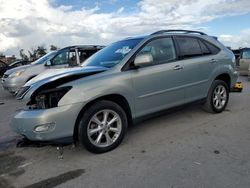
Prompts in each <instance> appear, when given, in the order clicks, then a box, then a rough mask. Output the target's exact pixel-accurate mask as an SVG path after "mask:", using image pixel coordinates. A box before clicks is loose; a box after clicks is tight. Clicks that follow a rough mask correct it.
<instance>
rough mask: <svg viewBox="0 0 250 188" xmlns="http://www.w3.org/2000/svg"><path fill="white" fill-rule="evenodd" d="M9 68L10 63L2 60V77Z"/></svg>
mask: <svg viewBox="0 0 250 188" xmlns="http://www.w3.org/2000/svg"><path fill="white" fill-rule="evenodd" d="M6 70H8V64H7V63H5V62H3V61H1V60H0V77H2V76H3V74H4V73H5V71H6Z"/></svg>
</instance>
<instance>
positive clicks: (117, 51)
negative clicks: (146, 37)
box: [115, 46, 131, 54]
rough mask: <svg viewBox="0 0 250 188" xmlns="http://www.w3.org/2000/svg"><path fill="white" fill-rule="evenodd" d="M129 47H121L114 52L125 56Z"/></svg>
mask: <svg viewBox="0 0 250 188" xmlns="http://www.w3.org/2000/svg"><path fill="white" fill-rule="evenodd" d="M130 50H131V49H130V48H129V46H123V47H122V48H121V49H118V50H116V51H115V53H121V54H127V53H129V52H130Z"/></svg>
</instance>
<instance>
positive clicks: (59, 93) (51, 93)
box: [33, 86, 72, 109]
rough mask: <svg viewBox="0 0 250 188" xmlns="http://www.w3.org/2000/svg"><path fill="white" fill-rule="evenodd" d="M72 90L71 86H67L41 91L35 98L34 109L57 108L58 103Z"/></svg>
mask: <svg viewBox="0 0 250 188" xmlns="http://www.w3.org/2000/svg"><path fill="white" fill-rule="evenodd" d="M71 88H72V87H71V86H66V87H60V88H55V89H48V90H44V91H41V92H40V93H38V94H37V95H36V96H35V101H34V102H35V104H33V105H34V106H33V108H36V109H48V108H54V107H57V106H58V102H59V101H60V100H61V98H62V97H63V96H64V95H65V94H66V93H67V92H68V91H69V90H70V89H71Z"/></svg>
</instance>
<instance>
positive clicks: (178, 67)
mask: <svg viewBox="0 0 250 188" xmlns="http://www.w3.org/2000/svg"><path fill="white" fill-rule="evenodd" d="M181 69H183V67H182V66H180V65H176V66H175V67H174V70H181Z"/></svg>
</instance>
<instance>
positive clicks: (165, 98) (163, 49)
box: [131, 37, 184, 117]
mask: <svg viewBox="0 0 250 188" xmlns="http://www.w3.org/2000/svg"><path fill="white" fill-rule="evenodd" d="M145 53H149V54H151V55H152V56H153V63H152V64H151V65H148V66H145V67H139V68H137V69H135V70H132V71H131V76H132V81H133V85H134V92H135V111H136V116H137V117H138V116H142V115H146V114H149V113H152V112H156V111H159V110H162V109H165V108H169V107H172V106H176V105H179V104H181V103H182V102H183V101H184V90H183V87H182V84H183V78H182V63H181V62H178V61H177V60H176V51H175V47H174V43H173V40H172V38H171V37H164V38H157V39H154V40H152V41H150V42H149V43H148V44H146V45H145V46H144V47H143V48H142V49H141V50H140V51H139V52H138V53H137V55H138V54H145Z"/></svg>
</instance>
